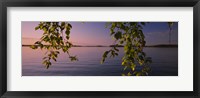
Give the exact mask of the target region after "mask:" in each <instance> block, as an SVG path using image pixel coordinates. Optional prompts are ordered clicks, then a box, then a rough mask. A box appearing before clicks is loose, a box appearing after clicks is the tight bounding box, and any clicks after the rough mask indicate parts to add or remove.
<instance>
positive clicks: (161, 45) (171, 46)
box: [22, 44, 178, 48]
mask: <svg viewBox="0 0 200 98" xmlns="http://www.w3.org/2000/svg"><path fill="white" fill-rule="evenodd" d="M30 46H31V45H22V47H30ZM72 47H114V45H110V46H103V45H85V46H84V45H73V46H72ZM116 47H124V46H123V45H118V46H116ZM144 47H163V48H178V45H176V44H171V45H169V44H159V45H147V46H144Z"/></svg>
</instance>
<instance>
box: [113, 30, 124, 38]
mask: <svg viewBox="0 0 200 98" xmlns="http://www.w3.org/2000/svg"><path fill="white" fill-rule="evenodd" d="M114 37H115V39H117V40H118V39H120V38H122V33H121V32H120V31H119V32H117V33H116V34H115V35H114Z"/></svg>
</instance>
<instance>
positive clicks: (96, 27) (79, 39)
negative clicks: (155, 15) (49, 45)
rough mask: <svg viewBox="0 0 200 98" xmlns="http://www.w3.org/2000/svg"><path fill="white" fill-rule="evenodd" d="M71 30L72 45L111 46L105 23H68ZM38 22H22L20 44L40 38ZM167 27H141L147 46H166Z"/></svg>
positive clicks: (155, 24)
mask: <svg viewBox="0 0 200 98" xmlns="http://www.w3.org/2000/svg"><path fill="white" fill-rule="evenodd" d="M70 23H71V25H72V30H71V33H70V41H72V43H73V44H74V45H111V44H112V43H113V40H112V37H111V36H110V30H109V28H106V27H105V22H84V23H82V22H70ZM38 24H39V22H33V21H26V22H22V38H23V39H22V44H33V43H34V42H35V41H37V40H38V39H39V38H40V37H41V36H42V33H43V32H42V31H41V30H37V31H35V27H36V26H37V25H38ZM168 32H169V27H168V24H167V23H166V22H149V23H148V24H146V25H145V26H144V27H143V33H144V35H145V40H146V42H147V45H156V44H168V43H169V33H168ZM171 43H172V44H178V22H176V23H175V24H174V25H173V29H172V33H171Z"/></svg>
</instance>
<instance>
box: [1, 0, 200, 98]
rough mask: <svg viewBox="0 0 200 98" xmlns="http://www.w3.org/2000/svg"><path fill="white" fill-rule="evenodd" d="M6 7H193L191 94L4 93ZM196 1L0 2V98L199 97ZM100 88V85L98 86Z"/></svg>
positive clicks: (198, 3) (198, 1) (199, 0)
mask: <svg viewBox="0 0 200 98" xmlns="http://www.w3.org/2000/svg"><path fill="white" fill-rule="evenodd" d="M7 7H193V24H194V25H193V31H194V32H193V38H194V40H193V46H194V47H193V49H194V52H193V58H194V64H193V66H194V67H193V79H194V80H193V81H194V82H193V88H194V89H193V91H108V92H107V91H66V92H60V91H59V92H56V91H42V92H39V91H36V92H33V91H7V82H8V81H7ZM199 24H200V0H1V1H0V56H1V57H0V96H1V97H2V98H35V97H37V98H94V97H98V98H100V97H102V98H110V97H111V98H199V97H200V95H199V86H200V85H199V79H200V78H199V74H200V67H199V64H200V62H199V61H200V60H198V58H199V55H200V54H199V49H200V48H199V47H200V45H199V41H200V40H199V39H200V34H198V33H199V31H200V25H199ZM102 86H103V85H102Z"/></svg>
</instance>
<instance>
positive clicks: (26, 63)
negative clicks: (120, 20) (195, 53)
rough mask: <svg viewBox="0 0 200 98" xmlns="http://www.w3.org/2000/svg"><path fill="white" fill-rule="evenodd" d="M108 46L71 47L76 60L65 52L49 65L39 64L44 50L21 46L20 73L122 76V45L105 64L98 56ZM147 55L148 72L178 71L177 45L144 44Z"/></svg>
mask: <svg viewBox="0 0 200 98" xmlns="http://www.w3.org/2000/svg"><path fill="white" fill-rule="evenodd" d="M108 49H109V47H73V48H71V50H70V53H72V54H73V55H77V56H78V59H79V61H76V62H70V61H69V59H68V56H67V54H65V53H62V52H61V54H60V55H59V57H58V59H57V62H53V61H52V65H51V66H50V68H49V69H45V67H44V65H42V58H43V56H44V53H45V50H40V49H36V50H33V49H31V48H29V47H22V75H23V76H121V72H122V71H123V66H121V58H122V56H123V48H120V53H119V56H118V57H115V58H114V59H106V61H105V63H104V64H100V60H101V57H102V54H103V53H104V51H106V50H108ZM144 51H145V52H146V54H147V56H150V57H152V60H153V63H152V64H151V67H152V72H151V73H150V74H149V75H150V76H177V75H178V48H157V47H156V48H155V47H151V48H150V47H149V48H145V49H144Z"/></svg>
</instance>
